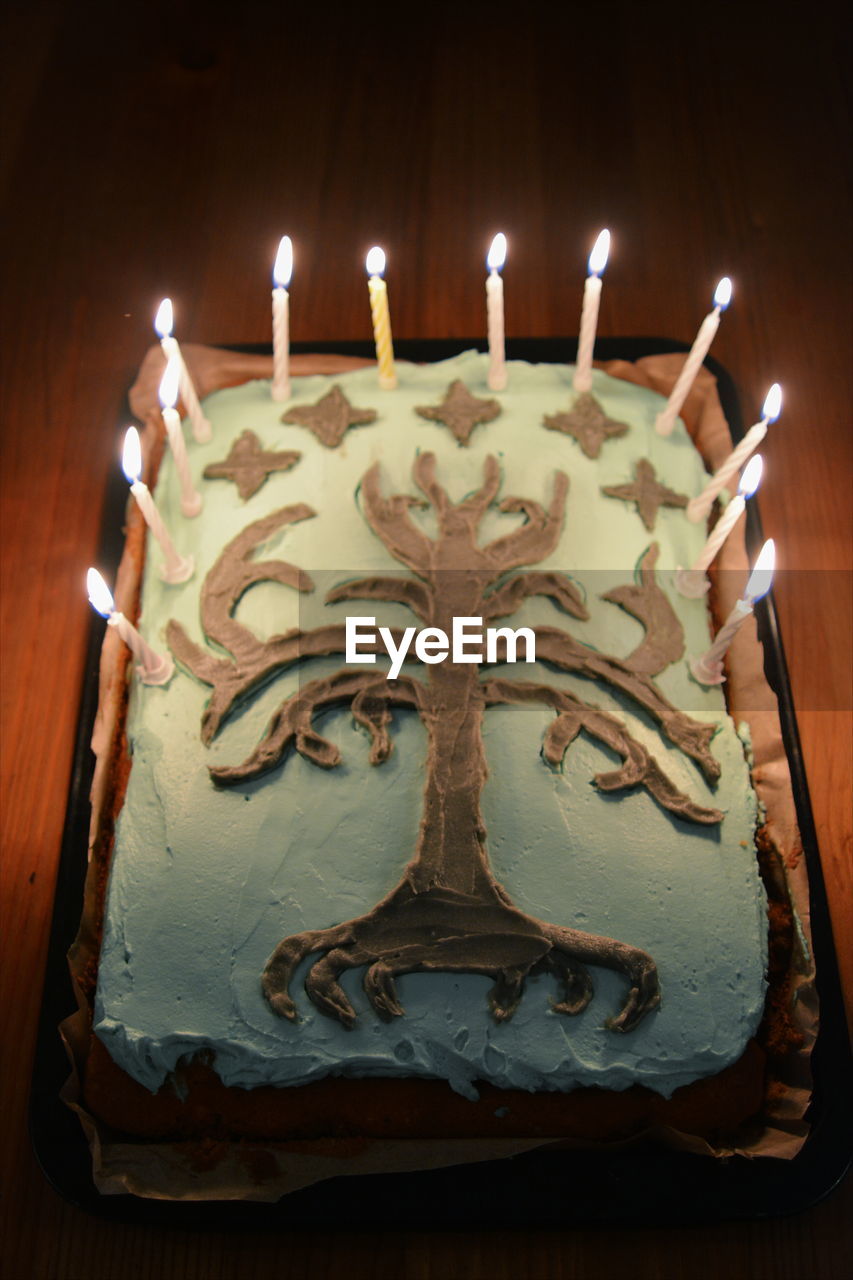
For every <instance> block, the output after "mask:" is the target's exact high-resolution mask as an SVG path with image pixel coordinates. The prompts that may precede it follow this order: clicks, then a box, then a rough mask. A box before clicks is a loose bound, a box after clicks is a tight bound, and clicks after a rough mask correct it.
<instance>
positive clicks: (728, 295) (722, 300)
mask: <svg viewBox="0 0 853 1280" xmlns="http://www.w3.org/2000/svg"><path fill="white" fill-rule="evenodd" d="M731 300H732V282H731V280H730V279H729V277H728V276H723V278H722V280H721V281H720V283H719V284H718V285H717V287H716V289H715V290H714V306H715V307H719V308H720V310H721V311H725V309H726V307H727V306H728V305H729V303H730V302H731Z"/></svg>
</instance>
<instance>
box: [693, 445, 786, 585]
mask: <svg viewBox="0 0 853 1280" xmlns="http://www.w3.org/2000/svg"><path fill="white" fill-rule="evenodd" d="M763 466H764V464H763V462H762V460H761V454H760V453H757V454H756V455H755V457H754V458H752V459H751V460H750V461H749V462H748V463H747V464H746V466H745V467H744V471H743V475H742V476H741V478H740V484H739V485H738V490H737V495H736V496H735V497H734V498H732V500H731V502H730V503H729V505H728V506H727V507H726V509H725V511H724V512H723V514H722V515H721V516H720V518H719V520H718V521H717V523H716V524H715V525H714V527H713V529H712V530H711V533H710V536H709V538H708V541H707V542H706V543H705V546H704V547H703V548H702V551H701V553H700V554H699V555H698V556H697V557H696V559H695V560H694V562H693V564H692V565H691V566H690V568H689V569H679V570H678V572H677V573H676V575H675V585H676V587H677V588H678V590H679V591H680V592H681V594H682V595H683V596H691V597H693V598H694V599H696V598H698V597H699V596H703V595H704V594H705V592H706V591H707V590H708V587H709V586H710V583H709V582H708V579H707V578H706V577H705V570H706V569H707V568H708V566H709V565H710V564H711V563H712V561H713V560H714V559H715V558H716V556H717V554H718V552H719V550H720V548H721V547H722V545H723V543H724V542H725V540H726V538H727V537H728V536H729V534H730V533H731V531H732V529H733V528H734V527H735V525H736V524H737V522H738V520H739V519H740V518H741V516H742V515H743V513H744V511H745V510H746V500H747V498H751V497H752V495H753V494H754V493H755V491H756V489H757V488H758V486H759V485H760V484H761V472H762V470H763Z"/></svg>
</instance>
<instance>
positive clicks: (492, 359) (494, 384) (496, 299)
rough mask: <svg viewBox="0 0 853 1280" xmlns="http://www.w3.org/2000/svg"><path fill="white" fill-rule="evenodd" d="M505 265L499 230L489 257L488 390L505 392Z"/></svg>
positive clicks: (487, 303) (487, 282)
mask: <svg viewBox="0 0 853 1280" xmlns="http://www.w3.org/2000/svg"><path fill="white" fill-rule="evenodd" d="M505 262H506V236H505V235H504V233H503V232H502V231H499V232H498V234H497V235H496V236H495V238H494V240H493V241H492V243H491V247H490V249H489V252H488V256H487V257H486V266H487V267H488V269H489V274H488V275H487V276H486V317H487V320H488V330H489V377H488V382H489V387H490V388H491V390H492V391H503V389H504V387H505V386H506V355H505V350H504V282H503V277H502V276H501V274H500V273H501V269H502V268H503V265H504V263H505Z"/></svg>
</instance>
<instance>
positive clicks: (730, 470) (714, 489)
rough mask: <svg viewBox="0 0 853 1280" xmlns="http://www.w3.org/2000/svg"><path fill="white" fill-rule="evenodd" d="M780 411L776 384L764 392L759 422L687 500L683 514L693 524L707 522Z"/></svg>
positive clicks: (779, 389)
mask: <svg viewBox="0 0 853 1280" xmlns="http://www.w3.org/2000/svg"><path fill="white" fill-rule="evenodd" d="M781 412H782V388H781V387H780V386H779V383H778V382H774V383H773V386H772V387H771V388H770V390H769V391H768V392H767V396H766V398H765V401H764V407H763V408H762V410H761V421H760V422H756V423H755V425H754V426H752V427H750V428H749V430H748V431H747V433H746V435H745V436H744V437H743V439H742V440H741V442H740V444H739V445H738V446H737V448H736V449H735V450H734V452H733V453H730V454H729V456H728V458H726V460H725V462H724V463H723V465H722V466H721V467H720V469H719V470H718V471H715V472H714V474H713V476H712V477H711V479H710V480H709V481H708V483H707V485H706V486H705V488H704V489H703V490H702V492H701V493H700V494H699V496H698V497H697V498H691V499H690V501H689V502H688V504H687V515H688V517H689V518H690V519H691V520H693V521H694V522H696V523H698V521H700V520H705V519H707V516H708V512H709V511H710V510H711V507H712V506H713V505H714V499H715V498H716V496H717V494H718V493H720V492H721V491H722V490H723V489H724V488H725V486H726V485H727V484H728V483H729V481H730V480H731V478H732V476H734V475H736V474H737V472H738V471H740V469H741V467H742V466H743V464H744V463H745V462H746V460H747V458H748V457H749V456H750V455H751V454H752V453H754V452H755V450H756V449H757V448H758V446H759V445H760V444H761V441H762V440H763V439H764V437H765V436H766V435H767V425H768V423H770V422H775V421H776V419H777V418H778V417H779V414H780V413H781Z"/></svg>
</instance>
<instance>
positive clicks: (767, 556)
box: [744, 538, 776, 604]
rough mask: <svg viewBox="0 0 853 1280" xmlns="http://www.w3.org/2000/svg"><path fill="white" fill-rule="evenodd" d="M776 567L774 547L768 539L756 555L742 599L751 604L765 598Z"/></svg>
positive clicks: (771, 540) (770, 539)
mask: <svg viewBox="0 0 853 1280" xmlns="http://www.w3.org/2000/svg"><path fill="white" fill-rule="evenodd" d="M775 567H776V546H775V544H774V542H773V539H772V538H768V539H767V541H766V542H765V544H764V546H763V547H762V548H761V550H760V551H759V553H758V559H757V560H756V562H755V565H754V567H753V570H752V573H751V574H750V575H749V582H747V584H746V591H745V593H744V599H745V600H750V601H751V602H752V603H753V604H754V603H755V601H756V600H760V599H761V597H762V596H766V595H767V592H768V591H769V590H770V586H771V583H772V582H773V570H774V569H775Z"/></svg>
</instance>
